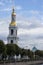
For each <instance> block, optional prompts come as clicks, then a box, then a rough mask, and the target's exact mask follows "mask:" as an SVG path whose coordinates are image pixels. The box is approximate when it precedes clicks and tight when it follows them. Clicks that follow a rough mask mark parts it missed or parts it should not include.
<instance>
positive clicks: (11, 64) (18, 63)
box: [0, 61, 43, 65]
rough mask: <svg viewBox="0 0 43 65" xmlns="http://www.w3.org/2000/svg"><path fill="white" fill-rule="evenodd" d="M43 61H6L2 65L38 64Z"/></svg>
mask: <svg viewBox="0 0 43 65" xmlns="http://www.w3.org/2000/svg"><path fill="white" fill-rule="evenodd" d="M38 63H39V64H40V63H43V61H29V62H15V63H4V64H0V65H37V64H38Z"/></svg>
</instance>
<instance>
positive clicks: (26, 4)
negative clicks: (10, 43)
mask: <svg viewBox="0 0 43 65" xmlns="http://www.w3.org/2000/svg"><path fill="white" fill-rule="evenodd" d="M12 4H13V6H14V7H15V11H16V22H17V27H18V37H19V40H18V45H19V46H20V47H22V48H27V49H28V48H29V49H32V47H33V46H36V47H37V49H40V50H43V0H13V2H12V0H0V39H1V40H3V41H5V43H7V36H8V34H9V29H8V27H9V24H10V22H11V12H12Z"/></svg>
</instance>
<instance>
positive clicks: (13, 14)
mask: <svg viewBox="0 0 43 65" xmlns="http://www.w3.org/2000/svg"><path fill="white" fill-rule="evenodd" d="M12 2H13V0H12ZM13 3H14V2H13ZM13 3H12V5H13V8H12V15H11V23H10V25H11V26H16V13H15V9H14V4H13Z"/></svg>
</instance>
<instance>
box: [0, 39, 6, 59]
mask: <svg viewBox="0 0 43 65" xmlns="http://www.w3.org/2000/svg"><path fill="white" fill-rule="evenodd" d="M0 55H2V59H3V58H4V57H5V56H6V47H5V44H4V42H3V41H2V40H0Z"/></svg>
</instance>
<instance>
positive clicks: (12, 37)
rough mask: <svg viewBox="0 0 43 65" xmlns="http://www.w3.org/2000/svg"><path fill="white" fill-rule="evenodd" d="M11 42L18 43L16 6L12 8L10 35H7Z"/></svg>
mask: <svg viewBox="0 0 43 65" xmlns="http://www.w3.org/2000/svg"><path fill="white" fill-rule="evenodd" d="M7 40H8V43H9V44H11V43H12V44H16V43H17V25H16V13H15V10H14V8H13V9H12V15H11V23H10V25H9V35H8V37H7Z"/></svg>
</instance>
